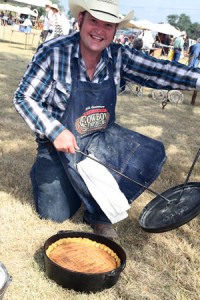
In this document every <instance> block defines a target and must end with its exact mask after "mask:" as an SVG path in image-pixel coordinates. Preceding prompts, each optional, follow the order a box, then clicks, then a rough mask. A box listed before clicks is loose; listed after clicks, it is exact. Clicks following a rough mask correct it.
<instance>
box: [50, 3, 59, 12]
mask: <svg viewBox="0 0 200 300" xmlns="http://www.w3.org/2000/svg"><path fill="white" fill-rule="evenodd" d="M50 7H51V8H54V9H56V10H57V11H59V8H58V5H57V4H55V3H53V4H51V5H50Z"/></svg>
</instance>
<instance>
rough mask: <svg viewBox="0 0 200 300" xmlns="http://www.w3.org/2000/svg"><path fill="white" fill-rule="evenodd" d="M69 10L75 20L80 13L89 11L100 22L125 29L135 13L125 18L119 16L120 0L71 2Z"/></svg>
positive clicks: (70, 0) (130, 13) (75, 0)
mask: <svg viewBox="0 0 200 300" xmlns="http://www.w3.org/2000/svg"><path fill="white" fill-rule="evenodd" d="M69 9H70V11H71V14H72V15H73V16H74V18H75V19H77V18H78V14H79V13H80V12H84V11H88V12H89V13H90V14H91V15H92V16H93V17H95V18H96V19H98V20H101V21H105V22H110V23H116V24H118V27H124V26H125V25H126V24H127V23H128V22H129V21H130V20H131V19H132V17H133V11H131V12H129V13H128V14H127V15H126V16H125V17H123V18H121V17H120V16H119V3H118V0H69Z"/></svg>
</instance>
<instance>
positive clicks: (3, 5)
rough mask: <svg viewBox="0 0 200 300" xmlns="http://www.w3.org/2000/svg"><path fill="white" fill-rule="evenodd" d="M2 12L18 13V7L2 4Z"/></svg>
mask: <svg viewBox="0 0 200 300" xmlns="http://www.w3.org/2000/svg"><path fill="white" fill-rule="evenodd" d="M0 10H3V11H13V12H18V7H17V6H14V5H10V4H7V3H5V4H3V3H2V4H1V3H0Z"/></svg>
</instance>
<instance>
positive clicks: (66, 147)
mask: <svg viewBox="0 0 200 300" xmlns="http://www.w3.org/2000/svg"><path fill="white" fill-rule="evenodd" d="M53 144H54V146H55V148H56V149H57V150H58V151H62V152H68V153H72V154H74V153H75V149H77V150H78V149H79V147H78V145H77V143H76V139H75V136H74V135H73V134H72V133H71V131H69V130H67V129H65V130H64V131H62V132H61V133H60V134H59V135H58V136H57V138H56V139H55V140H54V142H53Z"/></svg>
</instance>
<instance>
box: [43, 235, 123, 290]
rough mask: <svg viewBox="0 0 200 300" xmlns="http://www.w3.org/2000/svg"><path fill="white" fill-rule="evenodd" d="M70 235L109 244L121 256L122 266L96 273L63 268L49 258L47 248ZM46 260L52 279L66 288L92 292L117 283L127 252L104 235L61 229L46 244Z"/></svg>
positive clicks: (49, 275)
mask: <svg viewBox="0 0 200 300" xmlns="http://www.w3.org/2000/svg"><path fill="white" fill-rule="evenodd" d="M68 237H81V238H88V239H90V240H92V241H96V242H98V243H102V244H104V245H106V246H108V247H109V248H111V249H112V250H113V251H114V252H115V253H116V254H117V256H118V257H119V258H120V260H121V264H120V266H119V267H118V268H116V269H115V270H113V271H110V272H106V273H96V274H87V273H81V272H74V271H71V270H68V269H66V268H62V267H61V266H59V265H58V264H56V263H54V262H53V261H51V260H50V259H49V257H48V256H47V255H46V250H47V249H48V247H49V246H50V245H51V244H52V243H54V242H56V241H57V240H59V239H62V238H68ZM44 262H45V269H46V273H47V275H48V277H49V278H50V279H52V280H54V281H55V282H57V283H58V284H59V285H61V286H62V287H64V288H67V289H73V290H75V291H79V292H86V293H90V292H98V291H101V290H104V289H108V288H111V287H112V286H113V285H115V284H116V282H117V281H118V279H119V276H120V273H121V272H122V271H123V269H124V268H125V266H126V253H125V252H124V250H123V249H122V247H121V246H120V245H118V244H117V243H116V242H114V241H112V240H110V239H108V238H106V237H104V236H99V235H96V234H94V233H89V232H74V231H59V232H58V233H57V234H55V235H53V236H51V237H50V238H49V239H48V240H47V241H46V242H45V244H44Z"/></svg>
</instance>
